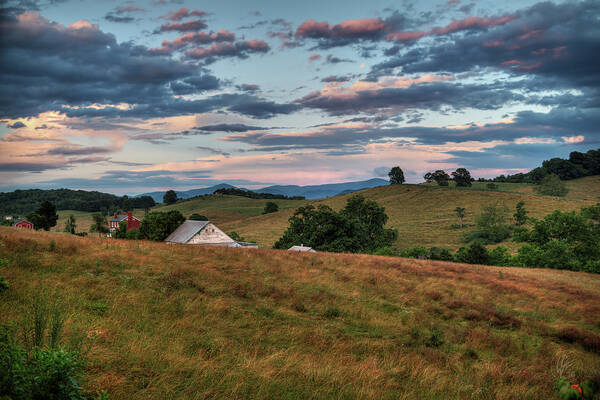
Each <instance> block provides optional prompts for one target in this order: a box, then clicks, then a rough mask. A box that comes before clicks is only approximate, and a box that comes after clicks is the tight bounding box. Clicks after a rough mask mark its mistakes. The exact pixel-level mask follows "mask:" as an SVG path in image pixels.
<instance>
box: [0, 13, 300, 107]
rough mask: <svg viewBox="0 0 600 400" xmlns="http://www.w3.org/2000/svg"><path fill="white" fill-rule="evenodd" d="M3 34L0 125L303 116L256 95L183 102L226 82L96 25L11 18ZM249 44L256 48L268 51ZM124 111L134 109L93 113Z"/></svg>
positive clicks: (2, 25)
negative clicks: (46, 116)
mask: <svg viewBox="0 0 600 400" xmlns="http://www.w3.org/2000/svg"><path fill="white" fill-rule="evenodd" d="M31 18H33V20H34V21H32V20H31ZM0 34H1V36H2V40H1V41H0V61H1V62H0V118H11V119H12V118H18V117H29V116H35V115H38V114H39V113H42V112H46V111H50V110H57V111H63V112H64V113H66V114H67V115H69V116H72V117H90V118H91V117H104V118H110V117H132V118H156V117H166V116H173V115H186V114H195V113H203V112H209V111H217V110H219V109H230V110H231V111H235V112H238V113H242V114H246V115H249V116H251V117H253V118H269V117H272V116H274V115H277V114H287V113H290V112H293V111H294V110H296V109H297V108H298V106H297V105H295V104H278V103H274V102H271V101H267V100H263V99H260V98H258V97H256V96H253V95H250V94H248V93H245V94H235V93H233V94H222V95H218V96H210V97H207V98H205V99H198V100H185V99H182V98H178V97H175V96H174V95H182V94H198V93H203V92H205V91H209V90H213V89H218V88H220V85H221V82H220V80H219V79H217V78H216V77H214V76H213V75H211V74H210V73H209V72H208V71H206V70H205V69H203V68H199V67H198V66H197V65H193V64H189V63H185V62H181V61H176V60H173V59H171V58H168V57H164V56H160V55H156V54H152V53H151V52H150V51H149V50H148V49H147V48H146V47H143V46H135V45H133V44H131V43H120V44H119V43H117V42H116V40H115V37H114V36H113V35H111V34H108V33H104V32H102V31H101V30H99V29H98V27H97V26H93V25H87V24H78V25H74V26H70V27H64V26H62V25H59V24H56V23H52V22H50V21H48V20H46V19H44V18H42V17H39V16H33V17H31V16H30V17H29V19H28V20H18V19H17V17H16V16H15V15H11V14H4V18H2V19H0ZM249 42H251V44H249V46H250V47H257V48H261V46H262V45H261V44H260V43H255V42H254V41H249ZM243 51H244V50H242V52H243ZM120 103H129V104H132V105H133V106H132V107H131V109H127V110H121V109H119V108H117V107H111V106H108V107H106V108H104V109H98V108H96V107H94V108H91V107H88V106H89V105H91V104H105V105H110V104H120ZM74 106H77V107H79V108H73V107H74Z"/></svg>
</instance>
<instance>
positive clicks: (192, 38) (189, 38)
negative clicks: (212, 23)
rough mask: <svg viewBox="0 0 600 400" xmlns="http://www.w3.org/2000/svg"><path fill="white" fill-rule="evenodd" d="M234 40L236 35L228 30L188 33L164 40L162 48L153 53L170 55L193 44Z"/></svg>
mask: <svg viewBox="0 0 600 400" xmlns="http://www.w3.org/2000/svg"><path fill="white" fill-rule="evenodd" d="M234 40H235V34H234V33H232V32H229V31H228V30H226V29H219V30H218V31H217V33H212V32H211V33H209V32H188V33H185V34H184V35H182V36H179V37H178V38H176V39H175V40H172V41H168V40H163V42H162V44H161V47H160V48H153V49H151V51H152V52H154V53H159V54H168V53H171V52H173V51H176V50H179V49H181V48H183V47H185V46H187V45H188V44H192V43H193V44H209V43H213V42H233V41H234Z"/></svg>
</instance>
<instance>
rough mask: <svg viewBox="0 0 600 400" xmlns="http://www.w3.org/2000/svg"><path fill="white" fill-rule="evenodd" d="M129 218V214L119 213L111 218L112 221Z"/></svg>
mask: <svg viewBox="0 0 600 400" xmlns="http://www.w3.org/2000/svg"><path fill="white" fill-rule="evenodd" d="M126 219H127V214H121V215H117V217H116V218H115V217H113V219H111V220H110V222H121V221H123V220H126Z"/></svg>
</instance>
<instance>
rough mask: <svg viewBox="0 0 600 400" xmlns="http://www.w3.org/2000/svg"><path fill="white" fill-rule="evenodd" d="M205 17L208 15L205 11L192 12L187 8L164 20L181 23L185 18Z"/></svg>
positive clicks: (169, 15) (171, 14)
mask: <svg viewBox="0 0 600 400" xmlns="http://www.w3.org/2000/svg"><path fill="white" fill-rule="evenodd" d="M205 15H207V13H206V12H205V11H200V10H193V11H190V10H188V9H187V8H185V7H182V8H180V9H179V10H177V11H175V12H172V13H170V14H168V15H167V16H166V17H163V18H166V19H169V20H171V21H181V20H182V19H183V18H188V17H203V16H205Z"/></svg>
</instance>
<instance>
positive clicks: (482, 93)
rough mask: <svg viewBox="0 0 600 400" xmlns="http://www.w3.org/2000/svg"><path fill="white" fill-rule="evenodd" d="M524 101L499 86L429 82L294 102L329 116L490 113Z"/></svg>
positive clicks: (316, 95) (310, 96)
mask: <svg viewBox="0 0 600 400" xmlns="http://www.w3.org/2000/svg"><path fill="white" fill-rule="evenodd" d="M524 100H526V97H525V96H523V95H522V94H518V93H515V92H513V91H512V90H510V88H506V87H505V85H504V84H502V83H498V84H479V85H477V84H461V83H453V82H452V83H450V82H429V83H421V84H413V85H411V86H409V87H407V88H383V89H375V90H363V91H358V92H356V95H354V96H345V95H344V96H335V95H332V94H329V93H326V94H323V93H321V92H320V91H317V92H313V93H309V94H308V95H306V96H304V97H302V98H300V99H298V100H296V102H297V103H298V104H301V105H303V106H304V107H308V108H316V109H320V110H323V111H325V112H327V113H328V114H330V115H348V114H357V113H361V112H371V111H374V110H382V109H391V108H397V109H428V110H436V111H439V110H442V109H443V108H448V109H452V110H461V109H464V108H475V109H480V110H493V109H497V108H500V107H502V106H503V105H505V104H506V103H509V102H516V101H524Z"/></svg>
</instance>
